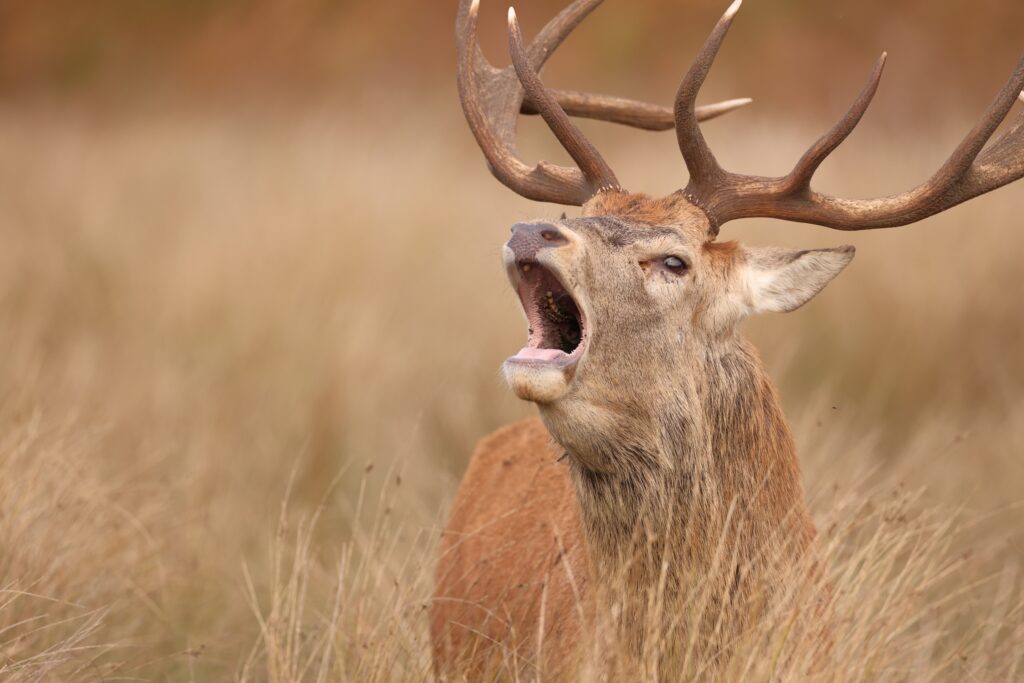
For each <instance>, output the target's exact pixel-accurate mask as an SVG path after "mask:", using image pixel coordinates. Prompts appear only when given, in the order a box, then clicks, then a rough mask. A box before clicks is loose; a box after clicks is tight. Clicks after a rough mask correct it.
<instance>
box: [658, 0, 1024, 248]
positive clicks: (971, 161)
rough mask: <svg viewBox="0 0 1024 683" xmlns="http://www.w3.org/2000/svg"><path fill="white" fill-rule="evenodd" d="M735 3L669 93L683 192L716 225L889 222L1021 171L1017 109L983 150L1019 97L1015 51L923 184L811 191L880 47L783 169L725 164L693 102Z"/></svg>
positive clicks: (864, 100) (1023, 142) (1023, 126)
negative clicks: (874, 194)
mask: <svg viewBox="0 0 1024 683" xmlns="http://www.w3.org/2000/svg"><path fill="white" fill-rule="evenodd" d="M741 3H742V0H735V2H733V4H732V5H731V6H730V7H729V9H728V10H726V12H725V14H724V15H723V16H722V18H721V19H720V20H719V22H718V24H717V25H716V26H715V28H714V30H713V31H712V32H711V35H710V36H709V37H708V39H707V41H706V42H705V43H704V47H703V48H702V49H701V51H700V54H699V55H698V56H697V59H696V61H695V62H694V63H693V65H692V66H691V67H690V70H689V72H688V73H687V74H686V77H685V78H684V79H683V82H682V84H681V85H680V86H679V92H678V94H677V96H676V105H675V118H676V136H677V137H678V139H679V149H680V151H681V152H682V153H683V159H684V160H685V161H686V166H687V168H688V169H689V171H690V182H689V185H687V187H686V189H685V190H684V192H685V193H686V194H687V195H688V196H689V197H690V198H691V199H692V200H693V201H694V203H696V204H698V205H699V206H700V207H701V208H703V209H704V211H705V212H707V214H708V216H709V218H710V219H711V221H712V224H713V230H714V231H715V232H717V230H718V227H719V226H721V225H722V224H724V223H726V222H727V221H731V220H734V219H737V218H752V217H766V218H780V219H783V220H788V221H797V222H801V223H814V224H817V225H823V226H825V227H828V228H835V229H837V230H865V229H869V228H890V227H896V226H899V225H906V224H908V223H913V222H915V221H919V220H921V219H923V218H927V217H928V216H931V215H934V214H936V213H939V212H941V211H945V210H946V209H949V208H951V207H953V206H956V205H957V204H960V203H961V202H964V201H967V200H968V199H971V198H973V197H976V196H978V195H980V194H984V193H986V192H990V191H992V190H995V189H997V188H999V187H1002V186H1003V185H1006V184H1007V183H1011V182H1013V181H1014V180H1017V179H1019V178H1021V177H1024V113H1022V114H1020V115H1019V116H1018V118H1017V120H1016V121H1015V122H1014V125H1013V126H1012V127H1011V128H1010V130H1009V131H1007V133H1006V134H1005V135H1003V136H1002V137H1001V138H1000V139H999V140H997V141H996V142H995V143H994V144H992V145H991V146H990V147H989V148H988V149H984V148H985V144H986V143H987V142H988V140H989V138H991V137H992V134H993V133H994V132H995V130H996V128H998V127H999V125H1000V124H1001V123H1002V121H1003V120H1004V119H1005V118H1006V117H1007V115H1008V114H1009V113H1010V110H1011V109H1012V108H1013V105H1014V103H1015V102H1016V101H1017V99H1018V97H1019V98H1020V99H1022V100H1024V94H1022V92H1021V91H1022V89H1024V58H1022V59H1021V60H1020V61H1019V62H1018V63H1017V68H1016V70H1015V71H1014V72H1013V75H1012V76H1011V77H1010V79H1009V81H1008V82H1007V83H1006V85H1005V86H1004V87H1003V89H1002V90H1001V91H1000V93H999V94H998V95H997V96H996V98H995V100H994V101H993V102H992V104H991V105H990V106H989V108H988V110H987V111H986V112H985V114H984V115H983V116H982V118H981V120H980V121H979V122H978V124H977V125H975V127H974V128H973V129H972V130H971V131H970V132H969V133H968V134H967V136H966V137H965V138H964V139H963V141H962V142H961V143H960V145H959V146H958V147H957V148H956V149H955V150H954V151H953V154H952V155H951V156H950V157H949V159H948V160H947V161H946V162H945V163H944V164H943V165H942V167H941V168H939V170H938V171H937V172H936V173H935V175H933V176H932V177H931V178H930V179H929V180H928V181H926V182H925V183H923V184H922V185H919V186H918V187H916V188H914V189H913V190H910V191H908V192H904V193H903V194H898V195H894V196H891V197H886V198H883V199H843V198H840V197H833V196H830V195H826V194H821V193H818V192H815V191H814V190H812V189H811V179H812V177H813V176H814V173H815V171H817V169H818V167H819V166H820V165H821V163H822V162H823V161H824V160H825V159H826V158H827V157H828V155H829V154H831V153H832V152H833V151H834V150H835V149H836V148H837V147H838V146H839V145H840V144H841V143H842V142H843V140H845V139H846V137H847V136H848V135H849V134H850V133H851V132H852V131H853V129H854V128H855V127H856V126H857V124H858V123H859V122H860V119H861V117H862V116H863V115H864V112H865V111H866V110H867V108H868V105H869V104H870V103H871V99H872V97H874V94H875V91H876V90H877V89H878V82H879V80H880V79H881V77H882V69H883V67H884V65H885V57H886V55H885V54H884V53H883V54H882V56H881V57H880V58H879V60H878V62H877V63H876V65H875V68H874V71H873V72H872V74H871V77H870V78H869V79H868V83H867V85H866V86H865V87H864V89H863V90H862V91H861V93H860V95H859V96H858V97H857V99H856V101H854V103H853V105H852V106H851V107H850V109H849V111H847V113H846V115H845V116H844V117H843V119H842V120H841V121H840V122H839V123H838V124H836V125H835V127H833V128H832V130H830V131H829V132H828V133H826V134H825V135H824V136H823V137H822V138H821V139H819V140H818V141H817V142H816V143H814V145H812V146H811V148H810V149H809V150H808V151H807V152H806V153H804V155H803V156H802V157H801V158H800V160H799V161H798V162H797V164H796V166H795V167H794V168H793V170H792V171H791V172H790V173H789V174H788V175H786V176H783V177H781V178H767V177H761V176H747V175H739V174H736V173H730V172H728V171H725V170H724V169H723V168H722V167H721V166H720V165H719V163H718V161H717V160H716V159H715V156H714V154H712V152H711V149H710V148H709V147H708V144H707V142H706V141H705V140H704V136H703V135H702V134H701V131H700V127H699V126H698V125H697V123H698V119H697V116H696V110H695V108H694V101H695V99H696V97H697V93H698V91H699V90H700V87H701V85H702V84H703V83H704V79H705V78H706V77H707V74H708V71H709V70H710V68H711V64H712V62H713V61H714V59H715V55H716V54H717V53H718V48H719V46H721V44H722V40H723V39H724V38H725V34H726V32H728V30H729V26H730V24H732V20H733V17H735V15H736V12H737V11H738V10H739V7H740V4H741ZM983 150H984V151H983Z"/></svg>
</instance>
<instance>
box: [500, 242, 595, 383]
mask: <svg viewBox="0 0 1024 683" xmlns="http://www.w3.org/2000/svg"><path fill="white" fill-rule="evenodd" d="M516 268H517V270H518V271H519V277H518V286H517V288H516V289H517V292H518V294H519V300H520V301H521V302H522V305H523V310H524V311H525V312H526V318H527V321H528V322H529V325H530V333H529V338H528V340H527V343H526V346H525V347H524V348H523V349H522V350H520V351H519V353H517V354H516V355H515V356H512V357H511V358H509V361H512V362H523V363H535V364H555V365H560V366H563V367H567V366H570V365H574V364H575V363H576V361H577V360H578V359H579V357H580V356H581V355H582V354H583V347H584V345H585V342H586V338H587V327H586V320H585V318H584V316H583V313H582V312H581V311H580V307H579V306H578V305H577V303H576V301H575V300H574V299H573V298H572V295H570V294H569V292H568V291H567V290H566V289H565V287H563V286H562V283H561V282H559V280H558V278H557V277H556V276H555V274H554V273H552V272H551V271H550V270H548V269H547V268H545V267H544V266H542V265H540V264H539V263H536V262H529V263H517V264H516Z"/></svg>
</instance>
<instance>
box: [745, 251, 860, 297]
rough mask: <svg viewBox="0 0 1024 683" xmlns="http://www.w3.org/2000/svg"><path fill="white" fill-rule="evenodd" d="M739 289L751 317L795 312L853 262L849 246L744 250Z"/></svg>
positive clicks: (852, 253) (852, 252)
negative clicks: (744, 257) (741, 286)
mask: <svg viewBox="0 0 1024 683" xmlns="http://www.w3.org/2000/svg"><path fill="white" fill-rule="evenodd" d="M744 251H745V253H746V256H747V261H746V263H745V264H744V266H743V271H742V272H743V286H744V289H745V290H746V291H745V294H746V298H747V304H748V306H749V307H750V312H751V313H765V312H771V313H788V312H790V311H795V310H796V309H798V308H800V307H801V306H803V305H804V304H805V303H807V302H808V301H810V300H811V299H813V298H814V296H815V295H816V294H817V293H818V292H820V291H821V290H822V289H824V288H825V285H827V284H828V283H829V282H831V281H832V278H834V277H835V276H836V275H839V273H840V271H842V270H843V268H845V267H846V266H847V265H848V264H849V263H850V261H852V260H853V255H854V253H855V251H856V250H855V249H854V248H853V247H852V246H849V245H847V246H842V247H836V248H834V249H808V250H803V251H798V250H793V249H782V248H779V247H746V248H745V249H744Z"/></svg>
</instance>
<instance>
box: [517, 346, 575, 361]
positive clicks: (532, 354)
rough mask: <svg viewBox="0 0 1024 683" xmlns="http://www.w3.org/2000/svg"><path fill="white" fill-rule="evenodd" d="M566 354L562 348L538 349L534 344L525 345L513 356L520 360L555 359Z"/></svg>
mask: <svg viewBox="0 0 1024 683" xmlns="http://www.w3.org/2000/svg"><path fill="white" fill-rule="evenodd" d="M564 355H565V352H564V351H562V350H560V349H538V348H534V347H532V346H524V347H523V348H522V349H520V351H519V353H517V354H516V355H515V356H513V358H516V359H518V360H541V361H553V360H557V359H559V358H561V357H562V356H564Z"/></svg>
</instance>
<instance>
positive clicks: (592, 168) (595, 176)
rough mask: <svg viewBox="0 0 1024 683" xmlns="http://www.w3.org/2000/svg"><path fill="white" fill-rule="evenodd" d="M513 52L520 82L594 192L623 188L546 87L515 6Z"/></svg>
mask: <svg viewBox="0 0 1024 683" xmlns="http://www.w3.org/2000/svg"><path fill="white" fill-rule="evenodd" d="M508 32H509V52H510V54H511V56H512V65H513V66H514V67H515V70H516V74H518V76H519V82H520V83H522V85H523V88H524V89H525V90H526V93H527V95H529V97H530V100H531V101H532V102H534V103H535V105H536V106H537V109H538V110H539V111H540V115H541V116H542V117H543V118H544V121H545V122H547V124H548V127H549V128H550V129H551V132H553V133H554V134H555V137H557V138H558V140H559V142H561V143H562V146H563V147H565V149H566V151H568V152H569V155H570V156H571V157H572V158H573V160H574V161H575V162H576V163H577V165H578V166H579V167H580V170H581V171H583V175H584V177H586V179H587V181H588V182H589V184H590V188H591V189H592V190H593V192H594V193H597V192H600V191H603V190H611V189H615V190H617V189H620V185H619V181H618V179H616V177H615V173H613V172H612V169H611V167H610V166H608V164H607V162H605V160H604V158H602V157H601V154H600V152H598V151H597V148H596V147H594V146H593V145H592V144H591V143H590V141H589V140H587V139H586V137H584V135H583V133H582V132H581V131H580V129H579V128H577V127H576V126H575V125H574V124H573V122H572V121H571V120H570V119H569V115H568V114H566V113H565V111H564V110H563V109H562V108H561V107H560V106H559V105H558V102H557V101H556V100H555V98H554V96H553V95H552V94H551V93H550V92H549V91H548V90H547V88H545V87H544V84H543V83H542V82H541V80H540V77H539V76H538V75H537V72H536V71H535V70H534V67H533V66H532V65H531V64H530V62H529V55H528V54H527V52H526V48H525V47H524V46H523V34H522V31H520V29H519V20H518V19H517V18H516V11H515V10H514V9H513V8H511V7H510V8H509V10H508Z"/></svg>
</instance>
